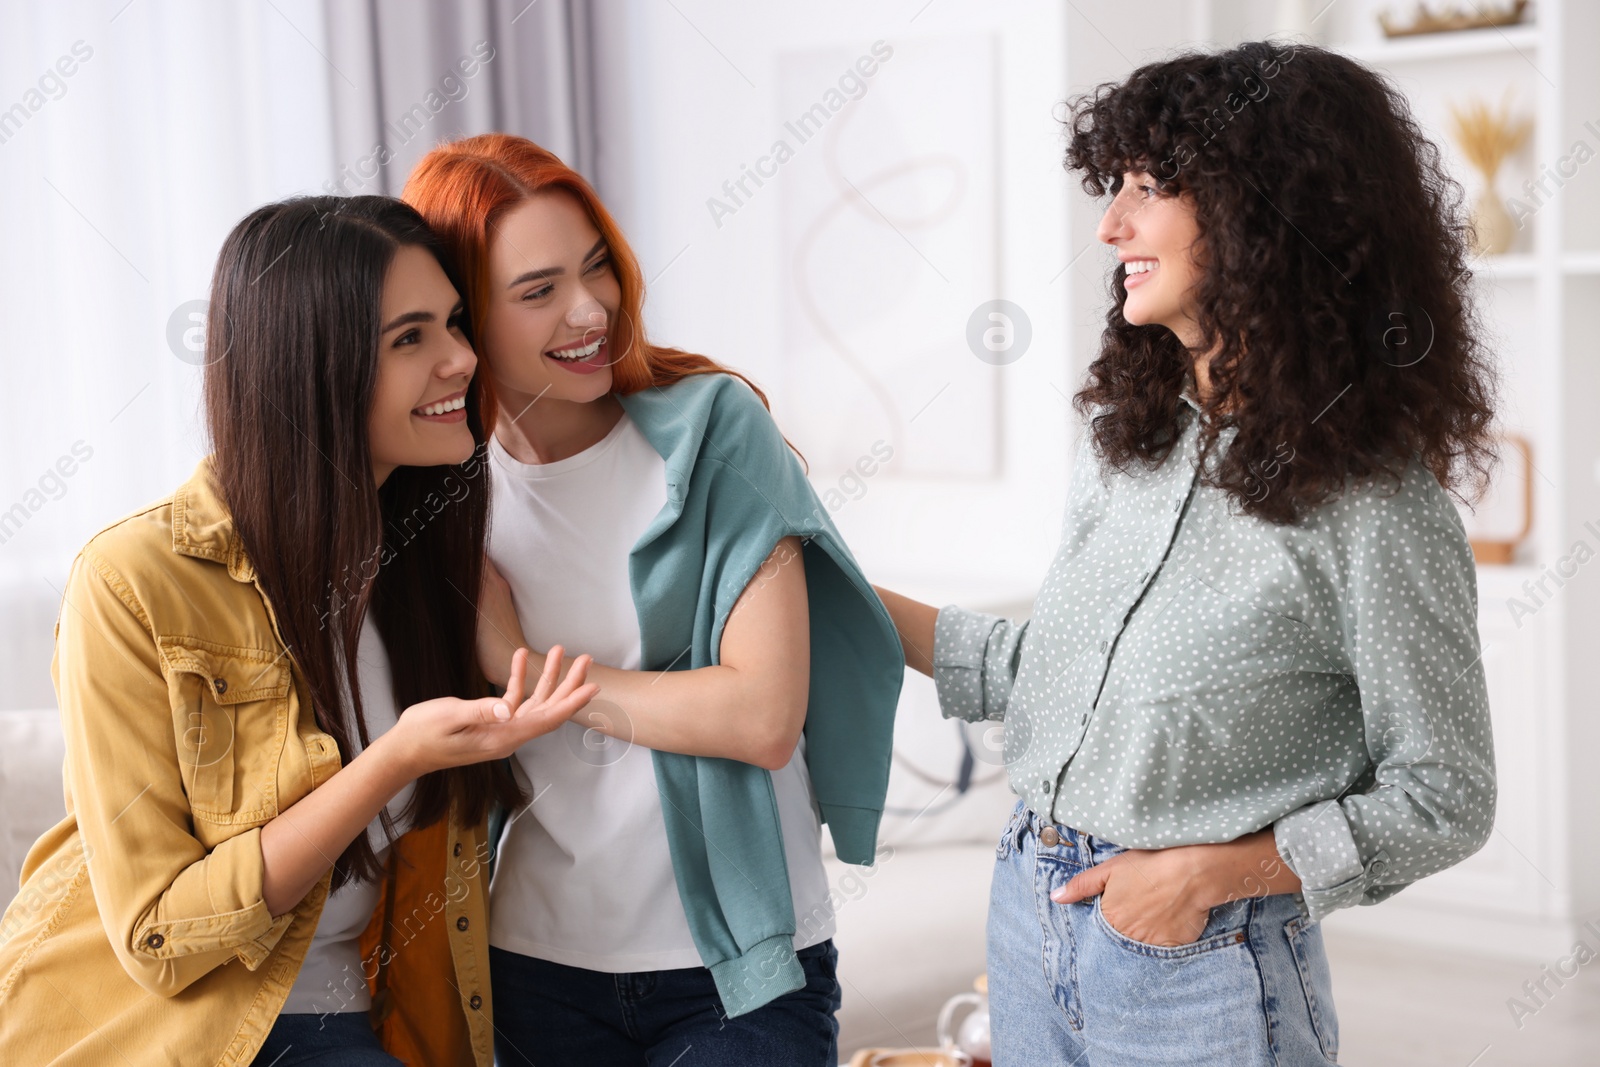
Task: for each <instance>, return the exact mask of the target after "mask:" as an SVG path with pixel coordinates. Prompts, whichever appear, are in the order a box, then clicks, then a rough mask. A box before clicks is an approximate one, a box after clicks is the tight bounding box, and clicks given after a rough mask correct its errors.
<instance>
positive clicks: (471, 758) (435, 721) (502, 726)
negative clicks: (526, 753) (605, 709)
mask: <svg viewBox="0 0 1600 1067" xmlns="http://www.w3.org/2000/svg"><path fill="white" fill-rule="evenodd" d="M563 655H564V653H563V651H562V648H561V646H560V645H557V646H556V647H554V648H552V649H551V650H550V653H549V655H547V656H546V657H545V660H544V669H543V671H542V672H541V673H540V675H539V679H538V681H537V682H536V683H535V684H534V686H533V690H532V692H527V691H526V690H527V670H528V658H529V653H528V650H527V649H526V648H519V649H517V650H516V651H515V652H514V653H513V654H512V655H511V667H510V670H509V671H507V672H505V676H506V677H507V684H506V691H505V695H504V696H498V697H484V698H482V699H480V700H462V699H459V698H457V697H437V698H435V699H433V700H424V701H423V702H422V703H420V704H413V705H412V706H411V707H409V708H407V709H406V710H405V712H404V713H403V714H402V715H401V716H400V719H399V721H398V722H397V723H396V724H395V726H394V728H393V729H392V730H390V731H389V732H388V733H386V734H384V735H383V736H382V737H380V738H378V740H377V741H375V742H373V748H377V747H378V746H380V745H383V746H384V747H385V749H386V750H387V751H388V752H389V753H390V758H393V759H396V760H398V761H400V763H401V764H402V765H403V766H404V767H405V768H406V769H407V771H408V772H409V776H410V777H412V778H420V777H421V776H422V775H424V774H428V773H430V772H432V771H439V770H444V769H446V768H448V767H460V766H465V765H466V764H469V763H482V762H484V761H486V760H497V759H503V758H504V757H506V756H509V755H511V753H513V752H515V751H516V750H517V749H518V748H520V747H521V746H522V745H524V744H526V743H527V742H528V741H531V740H533V739H534V738H535V737H541V736H543V735H544V734H547V733H549V732H550V731H552V730H554V729H556V728H557V727H558V726H560V725H561V724H562V723H564V722H566V721H567V720H568V719H570V718H572V716H573V715H574V714H575V713H577V712H578V710H579V709H581V708H582V707H583V706H584V705H586V704H588V703H589V701H590V700H591V699H593V698H594V695H595V694H596V693H598V692H599V691H600V687H599V686H597V685H595V684H593V683H585V680H584V679H585V677H586V676H587V673H588V669H589V663H590V659H589V657H588V656H586V655H585V656H579V657H578V658H577V659H576V660H574V661H573V663H572V666H571V667H570V668H569V669H568V670H567V673H566V677H565V678H562V677H561V661H562V657H563Z"/></svg>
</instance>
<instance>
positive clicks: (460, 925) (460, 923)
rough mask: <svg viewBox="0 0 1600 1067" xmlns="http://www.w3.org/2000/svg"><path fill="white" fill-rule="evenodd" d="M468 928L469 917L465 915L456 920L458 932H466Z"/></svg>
mask: <svg viewBox="0 0 1600 1067" xmlns="http://www.w3.org/2000/svg"><path fill="white" fill-rule="evenodd" d="M466 928H467V917H466V916H465V915H463V916H461V918H459V919H457V920H456V929H457V930H465V929H466Z"/></svg>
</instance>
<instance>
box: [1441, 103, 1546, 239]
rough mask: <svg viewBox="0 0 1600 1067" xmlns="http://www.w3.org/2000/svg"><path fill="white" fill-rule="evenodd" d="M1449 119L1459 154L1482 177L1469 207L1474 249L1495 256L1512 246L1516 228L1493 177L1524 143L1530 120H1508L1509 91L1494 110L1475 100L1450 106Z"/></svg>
mask: <svg viewBox="0 0 1600 1067" xmlns="http://www.w3.org/2000/svg"><path fill="white" fill-rule="evenodd" d="M1450 119H1451V127H1452V129H1451V132H1452V133H1453V134H1454V136H1455V139H1456V143H1457V144H1458V145H1460V146H1461V154H1462V155H1463V156H1465V157H1466V160H1467V162H1468V163H1471V164H1472V166H1473V167H1474V168H1476V169H1477V171H1478V173H1480V174H1482V175H1483V190H1482V192H1480V193H1479V194H1478V198H1477V200H1475V201H1474V202H1473V206H1472V237H1473V246H1474V247H1475V248H1476V249H1477V251H1478V252H1479V253H1482V254H1491V255H1498V254H1499V253H1502V252H1505V251H1506V250H1507V249H1509V248H1510V247H1511V241H1512V238H1514V237H1515V236H1516V233H1517V228H1516V224H1515V223H1514V222H1513V221H1512V219H1511V215H1510V213H1509V212H1507V211H1506V207H1505V204H1503V203H1501V201H1500V195H1499V194H1498V193H1496V192H1495V191H1494V180H1495V176H1496V175H1498V174H1499V173H1500V164H1502V163H1504V162H1505V160H1506V157H1508V156H1510V155H1511V154H1512V153H1513V152H1515V151H1516V150H1517V149H1519V148H1521V147H1522V146H1523V144H1525V143H1526V142H1527V140H1528V134H1529V132H1530V131H1531V130H1532V129H1533V120H1531V119H1526V118H1524V119H1513V118H1512V117H1511V92H1510V90H1509V89H1508V90H1507V91H1506V96H1505V99H1504V100H1502V101H1501V103H1500V107H1499V108H1497V109H1491V108H1490V107H1489V105H1488V104H1486V103H1484V102H1483V101H1482V100H1478V99H1473V100H1471V101H1469V102H1468V103H1467V104H1466V106H1464V107H1456V106H1455V105H1454V104H1452V105H1451V106H1450Z"/></svg>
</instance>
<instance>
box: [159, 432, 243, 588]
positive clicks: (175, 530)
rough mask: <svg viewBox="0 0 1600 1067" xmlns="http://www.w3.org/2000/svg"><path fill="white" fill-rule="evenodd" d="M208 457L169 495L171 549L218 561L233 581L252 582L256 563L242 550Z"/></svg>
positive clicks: (214, 470) (240, 541) (231, 517)
mask: <svg viewBox="0 0 1600 1067" xmlns="http://www.w3.org/2000/svg"><path fill="white" fill-rule="evenodd" d="M211 460H212V457H210V456H207V457H206V458H205V459H202V460H201V461H200V463H199V465H198V466H197V467H195V469H194V474H192V475H191V476H190V477H189V480H188V481H186V482H184V483H183V485H181V486H179V487H178V491H177V492H176V493H174V494H173V495H172V550H173V551H174V552H178V553H180V554H182V555H185V556H194V557H196V558H198V559H209V560H211V561H212V562H214V563H220V564H222V565H223V566H225V567H227V568H228V575H229V577H231V578H233V579H234V580H235V581H240V582H250V581H254V580H255V576H256V568H255V564H253V563H251V562H250V559H249V557H247V556H246V555H245V553H244V542H243V541H242V540H241V539H240V537H239V531H238V528H237V527H235V526H234V524H233V515H232V514H231V513H230V512H229V511H228V506H227V505H226V504H225V503H223V500H222V493H221V490H220V488H219V487H218V485H217V477H216V469H215V468H214V467H213V466H212V462H211Z"/></svg>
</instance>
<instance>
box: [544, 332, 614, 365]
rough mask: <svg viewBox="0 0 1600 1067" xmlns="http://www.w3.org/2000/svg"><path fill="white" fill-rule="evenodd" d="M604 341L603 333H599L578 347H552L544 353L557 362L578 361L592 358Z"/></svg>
mask: <svg viewBox="0 0 1600 1067" xmlns="http://www.w3.org/2000/svg"><path fill="white" fill-rule="evenodd" d="M605 343H606V337H605V334H601V335H600V336H599V337H597V338H595V339H594V340H593V341H590V342H589V343H588V344H586V345H583V346H582V347H580V348H563V349H552V350H551V351H549V352H546V353H545V355H547V356H549V357H550V358H551V359H553V360H555V361H556V362H557V363H580V362H582V361H583V360H586V359H590V358H592V357H593V356H594V354H595V353H596V352H598V351H600V346H601V345H603V344H605Z"/></svg>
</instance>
